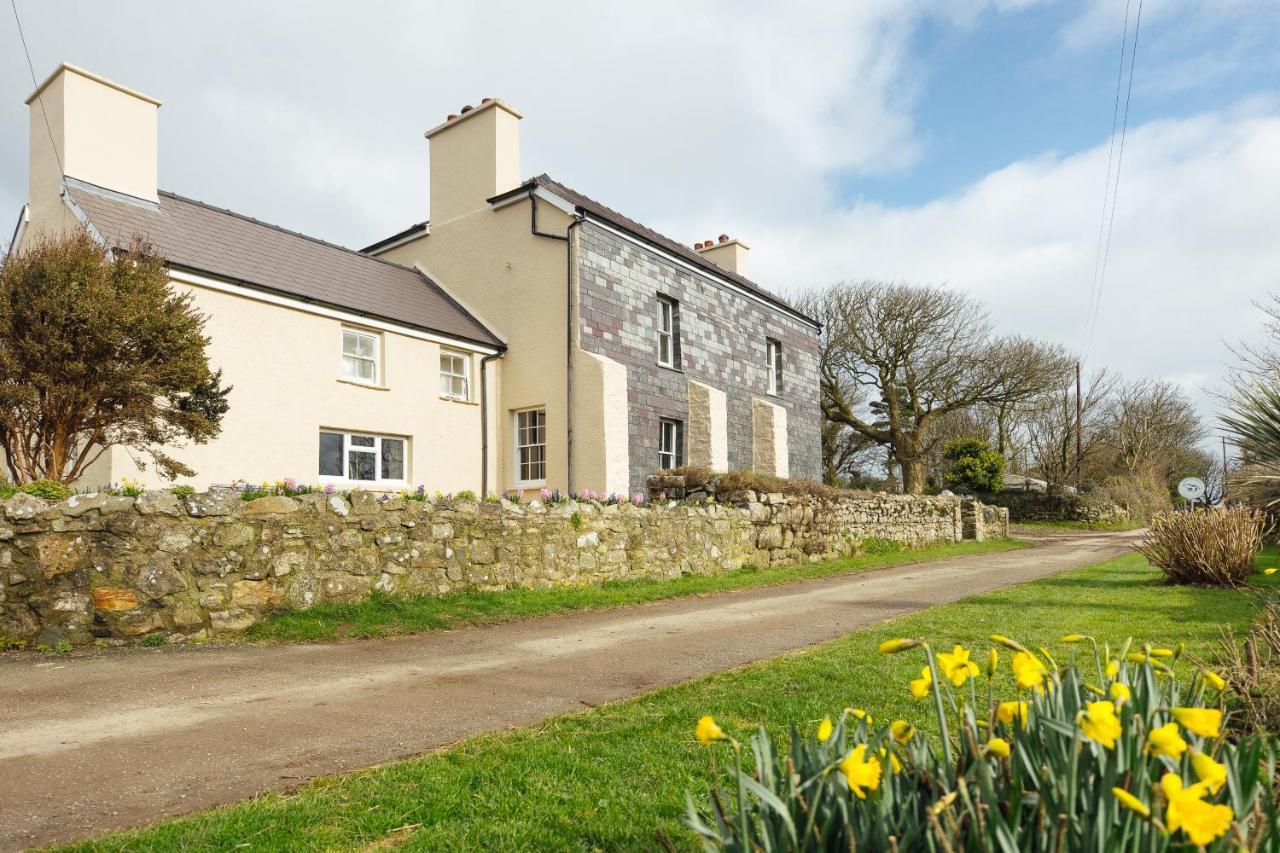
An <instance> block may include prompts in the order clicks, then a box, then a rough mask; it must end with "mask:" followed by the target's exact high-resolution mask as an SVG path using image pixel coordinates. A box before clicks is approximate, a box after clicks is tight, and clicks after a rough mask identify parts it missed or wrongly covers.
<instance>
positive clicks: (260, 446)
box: [84, 282, 501, 492]
mask: <svg viewBox="0 0 1280 853" xmlns="http://www.w3.org/2000/svg"><path fill="white" fill-rule="evenodd" d="M173 284H174V287H175V288H176V289H178V290H179V291H183V290H186V291H189V292H190V293H191V294H192V297H193V300H194V306H195V308H196V309H197V310H199V311H200V312H202V313H203V314H205V315H206V317H207V318H208V319H207V321H206V325H205V333H206V334H207V335H208V336H209V337H210V339H211V343H210V345H209V350H208V352H209V361H210V364H211V365H212V366H213V367H214V368H219V367H220V368H222V371H223V381H224V383H225V384H228V385H231V386H233V390H232V392H231V395H230V403H231V408H230V411H229V412H228V413H227V415H226V417H225V418H224V420H223V423H222V434H221V436H220V437H219V438H217V439H215V440H214V441H212V442H210V443H208V444H205V445H189V446H186V447H183V448H179V449H176V450H174V452H173V455H174V456H175V457H177V458H178V459H180V460H181V461H183V462H184V463H186V464H187V465H189V466H191V467H192V468H194V469H195V470H196V476H195V477H192V478H187V479H181V480H179V481H178V482H189V483H191V484H193V485H197V486H205V485H208V484H215V483H229V482H232V481H234V480H237V479H246V480H248V481H250V482H258V481H262V480H277V479H283V478H286V477H294V478H296V479H297V480H299V481H301V482H304V483H314V482H316V481H317V480H318V477H319V471H318V467H319V463H318V459H319V432H320V429H321V428H322V427H326V428H332V429H335V430H343V431H350V432H369V433H378V434H383V435H391V436H404V437H407V438H408V439H409V448H408V453H407V458H408V461H409V470H408V472H407V479H408V481H409V483H410V484H411V485H417V484H423V485H425V486H426V487H427V489H428V490H429V491H435V490H439V491H442V492H451V491H460V490H462V489H470V490H472V491H475V492H479V491H480V479H481V470H480V455H481V439H480V406H479V405H478V400H479V375H478V369H479V360H480V358H481V357H482V356H481V355H480V354H478V353H473V354H472V355H471V373H472V376H471V383H470V384H471V397H472V399H473V400H475V401H477V402H476V403H462V402H455V401H451V400H445V399H442V398H441V397H440V384H439V383H440V379H439V377H440V349H441V345H440V344H437V343H434V342H431V341H424V340H419V339H416V338H412V337H408V336H406V335H402V334H397V333H394V332H389V331H383V332H382V333H381V335H382V343H383V358H382V363H381V367H382V370H383V375H382V377H381V379H382V384H381V385H380V386H379V387H376V388H373V387H365V386H361V385H357V384H352V383H350V382H345V381H342V380H341V379H340V378H339V377H340V376H341V330H342V328H343V327H344V325H349V326H351V327H354V328H359V326H358V324H344V323H343V322H341V321H339V320H337V319H333V318H329V317H322V316H318V315H315V314H311V313H307V312H305V311H302V310H294V309H291V308H286V307H282V306H278V305H271V304H268V303H265V302H259V301H257V300H254V299H250V298H246V297H243V296H239V295H235V294H229V293H223V292H219V291H216V290H210V289H205V288H202V287H198V286H190V285H187V284H184V283H179V282H174V283H173ZM375 331H376V330H375ZM500 362H501V360H500V359H499V360H495V361H491V362H490V363H489V366H488V370H489V371H490V378H491V380H492V379H493V377H494V375H495V374H496V373H497V370H496V369H495V365H497V364H499V363H500ZM111 456H112V459H111V465H110V470H109V476H108V477H107V478H106V480H105V481H99V482H88V478H86V480H85V482H84V485H85V486H88V487H93V486H98V485H102V482H110V481H119V480H121V479H122V478H125V477H129V478H133V479H140V480H142V481H143V482H144V483H147V484H148V485H163V484H164V483H163V481H161V480H160V479H159V478H158V477H157V476H156V474H155V473H154V472H153V471H151V470H147V471H145V472H139V471H138V469H137V467H136V466H135V465H134V464H133V462H132V461H131V460H130V459H129V457H128V454H127V453H125V452H124V451H123V450H120V449H118V448H117V449H113V451H112V453H111Z"/></svg>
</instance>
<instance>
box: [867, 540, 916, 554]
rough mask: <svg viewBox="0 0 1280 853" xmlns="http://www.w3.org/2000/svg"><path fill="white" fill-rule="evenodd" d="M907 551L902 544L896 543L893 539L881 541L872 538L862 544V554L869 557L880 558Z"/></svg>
mask: <svg viewBox="0 0 1280 853" xmlns="http://www.w3.org/2000/svg"><path fill="white" fill-rule="evenodd" d="M905 549H906V546H905V545H903V544H902V543H901V542H894V541H893V540H892V539H879V538H877V537H874V536H873V537H871V538H870V539H864V540H863V542H862V553H864V554H866V555H867V556H868V557H880V556H883V555H885V554H897V553H898V552H900V551H903V550H905Z"/></svg>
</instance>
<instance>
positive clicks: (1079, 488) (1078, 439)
mask: <svg viewBox="0 0 1280 853" xmlns="http://www.w3.org/2000/svg"><path fill="white" fill-rule="evenodd" d="M1080 421H1081V404H1080V362H1078V361H1077V362H1076V491H1077V492H1081V491H1084V483H1083V482H1082V481H1081V479H1080V453H1081V450H1080V448H1081V446H1082V445H1083V441H1082V439H1081V433H1080Z"/></svg>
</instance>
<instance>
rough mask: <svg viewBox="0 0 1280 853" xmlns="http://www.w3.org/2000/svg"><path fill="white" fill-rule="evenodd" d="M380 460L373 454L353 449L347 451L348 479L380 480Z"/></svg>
mask: <svg viewBox="0 0 1280 853" xmlns="http://www.w3.org/2000/svg"><path fill="white" fill-rule="evenodd" d="M377 461H378V458H377V457H376V456H374V455H373V454H372V453H369V452H368V451H365V450H356V449H354V448H352V449H351V450H349V451H347V479H349V480H376V479H378V466H377Z"/></svg>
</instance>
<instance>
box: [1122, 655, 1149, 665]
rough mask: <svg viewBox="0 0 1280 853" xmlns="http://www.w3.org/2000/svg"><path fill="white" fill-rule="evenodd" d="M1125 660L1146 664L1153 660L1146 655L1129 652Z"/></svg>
mask: <svg viewBox="0 0 1280 853" xmlns="http://www.w3.org/2000/svg"><path fill="white" fill-rule="evenodd" d="M1124 659H1125V660H1127V661H1132V662H1133V663H1146V662H1147V661H1148V660H1150V659H1151V658H1150V657H1149V656H1147V655H1144V654H1143V653H1142V652H1129V653H1128V654H1127V655H1125V656H1124Z"/></svg>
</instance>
